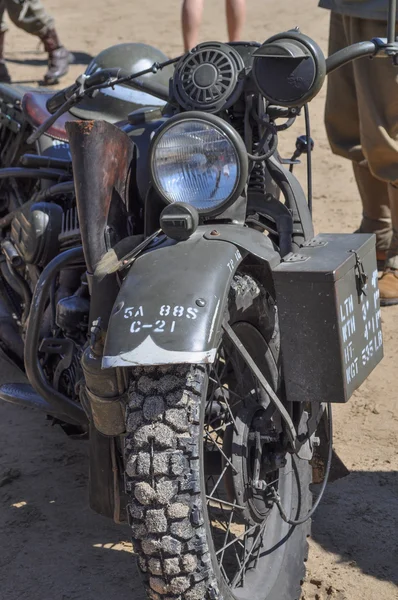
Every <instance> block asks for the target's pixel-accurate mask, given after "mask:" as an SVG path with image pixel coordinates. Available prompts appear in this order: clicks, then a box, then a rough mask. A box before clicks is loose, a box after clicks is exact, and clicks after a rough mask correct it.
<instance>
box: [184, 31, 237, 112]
mask: <svg viewBox="0 0 398 600" xmlns="http://www.w3.org/2000/svg"><path fill="white" fill-rule="evenodd" d="M244 74H245V65H244V62H243V58H242V57H241V55H240V54H239V53H238V52H237V51H236V50H235V49H234V48H233V47H231V46H229V45H228V44H221V43H219V42H205V43H203V44H199V45H198V46H196V48H194V49H193V50H192V51H191V52H190V53H189V54H186V55H185V56H184V57H183V58H182V59H181V61H180V62H179V63H178V65H177V66H176V70H175V73H174V78H173V91H174V96H175V98H176V100H177V102H178V103H179V105H180V106H181V107H182V108H184V109H185V110H202V111H205V112H210V113H217V112H219V111H221V110H224V109H226V108H228V107H229V106H231V105H232V104H233V103H234V102H235V101H236V100H237V99H238V98H239V96H240V94H241V93H242V90H243V85H244Z"/></svg>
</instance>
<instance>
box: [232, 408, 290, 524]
mask: <svg viewBox="0 0 398 600" xmlns="http://www.w3.org/2000/svg"><path fill="white" fill-rule="evenodd" d="M278 443H279V434H278V432H277V431H276V430H275V429H274V428H273V426H272V421H270V419H269V417H267V415H266V411H265V409H264V408H262V407H261V406H259V405H258V404H256V405H253V406H251V407H249V408H242V409H241V410H239V411H238V412H237V414H236V416H235V419H234V424H231V425H230V426H229V427H228V431H227V432H226V435H225V437H224V445H223V449H224V452H225V454H226V455H227V456H230V457H231V465H230V468H228V469H227V472H226V476H225V484H226V485H225V487H226V490H227V493H228V497H229V501H230V502H231V503H233V502H236V504H237V505H239V506H240V507H241V508H242V510H241V511H240V512H239V514H240V515H241V518H242V520H243V521H244V522H245V523H246V524H249V525H254V524H258V523H262V522H263V521H264V519H266V518H267V516H268V514H269V512H270V509H271V508H272V505H273V502H272V501H271V500H270V499H269V498H267V494H266V489H267V486H268V485H269V484H271V483H272V485H273V486H274V487H275V488H277V486H278V471H279V469H280V468H282V467H283V466H284V465H285V464H286V460H285V458H284V453H282V452H280V451H278Z"/></svg>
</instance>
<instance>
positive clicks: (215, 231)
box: [210, 229, 220, 235]
mask: <svg viewBox="0 0 398 600" xmlns="http://www.w3.org/2000/svg"><path fill="white" fill-rule="evenodd" d="M210 235H220V232H219V231H217V229H213V231H211V232H210Z"/></svg>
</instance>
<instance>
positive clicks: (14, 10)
mask: <svg viewBox="0 0 398 600" xmlns="http://www.w3.org/2000/svg"><path fill="white" fill-rule="evenodd" d="M5 11H7V13H8V16H9V17H10V19H11V21H12V22H13V23H14V25H16V26H17V27H19V28H20V29H23V30H24V31H26V33H31V34H32V35H40V34H42V33H45V32H46V31H47V30H48V29H53V27H54V19H53V18H52V17H50V15H49V14H48V13H46V11H45V10H44V7H43V5H42V3H41V2H40V0H0V31H3V32H4V31H7V29H8V28H7V25H6V23H5V20H4V12H5Z"/></svg>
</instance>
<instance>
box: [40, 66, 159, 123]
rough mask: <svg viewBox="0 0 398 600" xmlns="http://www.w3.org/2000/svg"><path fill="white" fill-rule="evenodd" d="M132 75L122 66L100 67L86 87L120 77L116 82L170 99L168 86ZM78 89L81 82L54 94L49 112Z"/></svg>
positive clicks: (48, 101)
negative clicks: (121, 67)
mask: <svg viewBox="0 0 398 600" xmlns="http://www.w3.org/2000/svg"><path fill="white" fill-rule="evenodd" d="M130 75H131V74H130V73H128V72H127V71H125V70H124V69H120V68H114V69H100V70H99V71H97V72H96V73H93V75H89V76H88V77H87V78H86V79H85V80H84V88H85V89H87V90H88V89H90V88H93V87H97V86H101V85H102V84H104V83H106V82H107V81H110V80H112V79H114V80H118V79H119V80H120V82H118V81H115V84H117V83H124V84H125V85H127V86H129V87H132V88H133V89H136V90H140V91H141V92H145V93H147V94H150V95H151V96H155V97H156V98H160V100H164V101H165V102H167V101H168V99H169V90H168V88H167V87H165V86H164V85H161V84H159V83H156V82H153V81H147V80H145V81H144V80H143V79H140V78H136V79H129V77H130ZM78 89H79V84H78V83H75V84H73V85H70V86H69V87H67V88H65V89H63V90H60V91H59V92H57V93H56V94H54V96H52V97H51V98H50V99H49V100H47V104H46V107H47V110H48V112H49V113H50V114H52V115H53V114H54V113H55V112H56V111H57V110H58V109H59V108H60V107H61V106H62V105H63V104H64V103H65V102H66V101H67V100H69V98H71V96H72V95H73V94H74V93H75V92H76V91H77V90H78Z"/></svg>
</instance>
